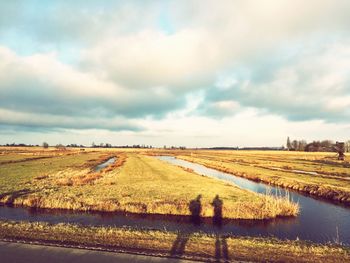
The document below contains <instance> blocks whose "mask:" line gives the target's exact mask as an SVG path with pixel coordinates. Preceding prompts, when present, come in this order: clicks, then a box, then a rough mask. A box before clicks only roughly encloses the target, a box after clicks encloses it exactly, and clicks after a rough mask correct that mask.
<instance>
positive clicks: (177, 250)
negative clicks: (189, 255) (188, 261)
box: [170, 232, 191, 256]
mask: <svg viewBox="0 0 350 263" xmlns="http://www.w3.org/2000/svg"><path fill="white" fill-rule="evenodd" d="M190 235H191V233H190V232H179V233H178V235H177V237H176V239H175V241H174V243H173V246H172V247H171V250H170V255H171V256H182V255H183V254H184V252H185V247H186V244H187V241H188V239H189V238H190Z"/></svg>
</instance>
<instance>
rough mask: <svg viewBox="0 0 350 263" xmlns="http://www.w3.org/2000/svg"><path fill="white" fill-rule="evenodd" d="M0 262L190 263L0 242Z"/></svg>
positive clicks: (186, 262)
mask: <svg viewBox="0 0 350 263" xmlns="http://www.w3.org/2000/svg"><path fill="white" fill-rule="evenodd" d="M0 262H3V263H22V262H23V263H30V262H35V263H47V262H49V263H58V262H64V263H76V262H84V263H92V262H98V263H107V262H138V263H143V262H156V263H162V262H170V263H173V262H177V263H178V262H181V263H189V262H192V261H187V260H179V259H172V258H161V257H151V256H142V255H133V254H125V253H115V252H103V251H93V250H87V249H78V248H63V247H53V246H43V245H32V244H22V243H10V242H0Z"/></svg>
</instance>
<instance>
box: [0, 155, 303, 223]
mask: <svg viewBox="0 0 350 263" xmlns="http://www.w3.org/2000/svg"><path fill="white" fill-rule="evenodd" d="M110 156H117V158H118V159H117V162H116V163H115V164H113V165H111V166H109V167H107V168H106V169H104V170H103V171H101V172H98V173H95V172H92V167H93V166H94V165H96V164H98V163H100V162H102V161H104V160H106V159H107V158H109V157H110ZM0 174H1V177H0V202H2V203H7V204H13V205H19V206H29V207H40V208H61V209H72V210H97V211H124V212H132V213H147V214H165V215H167V214H169V215H192V216H193V215H195V216H202V217H212V216H214V213H215V211H217V213H218V214H219V216H220V217H223V218H242V219H264V218H274V217H276V216H294V215H296V214H297V213H298V205H297V204H295V203H292V202H290V201H289V200H288V199H286V198H277V197H271V196H264V195H258V194H255V193H253V192H250V191H246V190H242V189H240V188H238V187H235V186H233V185H230V184H227V183H225V182H221V181H219V180H216V179H211V178H207V177H203V176H200V175H198V174H194V173H193V172H191V171H187V170H184V169H182V168H180V167H176V166H173V165H171V164H168V163H166V162H163V161H160V160H157V159H156V158H153V157H149V156H145V155H142V154H140V153H139V152H137V153H135V152H124V153H122V152H120V151H103V150H102V151H99V152H87V153H84V154H83V153H81V154H76V155H63V156H60V157H53V158H50V159H49V160H45V159H44V160H31V161H27V162H23V163H21V164H19V163H11V164H4V165H1V166H0ZM215 200H216V201H215ZM215 206H216V209H215Z"/></svg>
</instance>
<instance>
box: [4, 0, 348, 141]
mask: <svg viewBox="0 0 350 263" xmlns="http://www.w3.org/2000/svg"><path fill="white" fill-rule="evenodd" d="M348 10H350V2H349V1H346V0H333V1H330V0H317V1H316V0H310V1H307V2H305V1H301V0H293V1H292V0H281V1H273V0H261V1H249V0H244V1H243V0H235V1H229V0H227V1H226V0H222V1H219V2H218V1H209V0H208V1H170V0H169V1H109V0H105V1H63V0H62V1H47V2H45V3H44V2H43V1H36V0H27V1H24V0H23V1H20V0H15V1H3V2H1V3H0V126H1V127H2V128H1V131H0V133H1V134H2V136H1V140H0V143H7V142H12V141H19V140H22V141H24V142H29V143H34V140H38V139H37V138H41V137H40V136H41V135H42V138H43V140H44V138H45V136H46V138H49V139H50V138H51V140H52V143H58V142H67V143H68V142H75V141H74V140H80V141H77V143H81V142H84V143H87V142H88V141H89V140H90V139H91V140H92V138H94V140H95V141H96V140H99V138H100V139H101V141H109V142H111V143H114V144H124V143H130V144H132V143H133V142H134V143H146V144H157V145H163V144H177V145H188V146H194V145H196V146H214V145H239V144H240V145H251V144H252V142H254V144H255V145H278V146H279V145H280V144H282V143H284V138H285V137H286V136H288V135H289V136H297V137H298V138H300V139H302V138H305V139H314V138H315V139H316V138H321V139H322V138H330V136H331V137H332V138H330V139H335V140H337V139H339V140H342V139H346V130H347V129H348V125H349V123H350V122H349V121H350V110H349V106H350V79H349V78H350V77H349V76H350V45H349V44H350V32H349V30H350V17H349V16H348V13H347V12H348ZM243 120H244V121H243ZM310 124H312V125H313V127H314V129H315V134H312V133H311V132H310V130H307V129H306V128H305V132H304V133H303V132H302V131H303V128H302V127H305V126H308V125H310ZM237 127H240V128H239V129H244V131H243V133H242V131H238V128H237ZM262 127H265V128H262ZM277 127H279V128H277ZM281 127H288V129H284V128H281ZM292 127H293V128H292ZM41 129H42V130H41ZM257 129H260V130H263V131H265V132H261V133H259V134H256V133H255V131H256V130H257ZM332 130H333V131H334V134H333V135H331V131H332ZM58 131H59V134H60V139H57V137H55V134H56V133H57V132H58ZM271 131H273V132H271ZM50 132H51V134H50ZM41 133H42V134H41ZM76 133H79V134H80V135H81V136H78V137H75V135H74V134H76ZM316 133H317V134H316ZM40 134H41V135H40ZM199 134H200V135H201V136H199ZM243 134H244V135H243ZM242 136H244V138H243V139H242V138H241V137H242ZM193 138H197V139H193ZM201 138H202V139H201ZM206 138H211V140H208V139H206ZM139 140H140V141H139ZM194 140H195V141H194ZM37 143H40V141H39V142H37Z"/></svg>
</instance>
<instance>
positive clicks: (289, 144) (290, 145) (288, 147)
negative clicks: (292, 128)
mask: <svg viewBox="0 0 350 263" xmlns="http://www.w3.org/2000/svg"><path fill="white" fill-rule="evenodd" d="M291 148H292V144H291V143H290V139H289V137H287V150H288V151H289V150H290V149H291Z"/></svg>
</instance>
